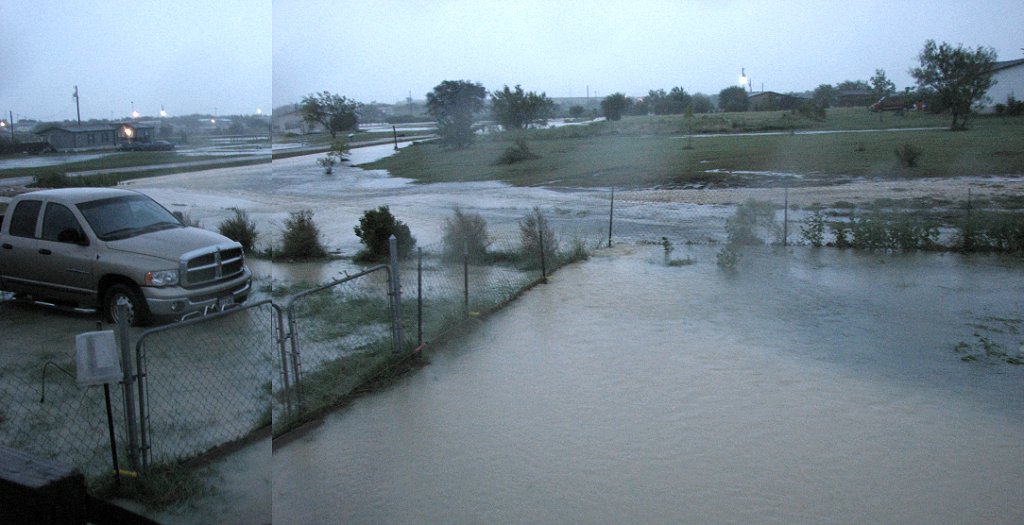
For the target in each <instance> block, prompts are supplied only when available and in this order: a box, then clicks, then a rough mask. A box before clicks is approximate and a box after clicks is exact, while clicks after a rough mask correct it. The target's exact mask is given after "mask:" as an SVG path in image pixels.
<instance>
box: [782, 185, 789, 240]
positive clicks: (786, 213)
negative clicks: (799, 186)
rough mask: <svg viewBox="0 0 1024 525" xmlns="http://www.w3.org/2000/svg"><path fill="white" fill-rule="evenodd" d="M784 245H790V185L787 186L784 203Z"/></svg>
mask: <svg viewBox="0 0 1024 525" xmlns="http://www.w3.org/2000/svg"><path fill="white" fill-rule="evenodd" d="M782 245H783V246H789V186H786V197H785V200H784V201H783V205H782Z"/></svg>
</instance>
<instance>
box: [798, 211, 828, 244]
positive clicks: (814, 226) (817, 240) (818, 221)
mask: <svg viewBox="0 0 1024 525" xmlns="http://www.w3.org/2000/svg"><path fill="white" fill-rule="evenodd" d="M800 235H801V236H802V237H803V238H804V240H805V241H807V242H808V243H809V244H810V245H811V246H814V247H815V248H821V246H822V245H823V244H824V243H825V217H824V216H822V215H821V213H820V212H819V213H815V214H814V215H813V216H811V217H809V218H808V219H807V220H806V221H804V225H803V226H801V227H800Z"/></svg>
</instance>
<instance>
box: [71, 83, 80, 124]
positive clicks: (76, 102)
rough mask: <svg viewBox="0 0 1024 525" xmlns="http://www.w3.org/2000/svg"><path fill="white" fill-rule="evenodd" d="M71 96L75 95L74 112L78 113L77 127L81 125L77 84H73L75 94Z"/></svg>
mask: <svg viewBox="0 0 1024 525" xmlns="http://www.w3.org/2000/svg"><path fill="white" fill-rule="evenodd" d="M72 96H73V97H75V113H76V114H77V115H78V127H82V108H81V106H80V105H79V104H78V86H75V94H74V95H72Z"/></svg>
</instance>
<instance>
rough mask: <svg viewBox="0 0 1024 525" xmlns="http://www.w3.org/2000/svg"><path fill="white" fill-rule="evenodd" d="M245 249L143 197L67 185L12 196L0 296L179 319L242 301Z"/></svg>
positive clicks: (140, 318) (111, 314)
mask: <svg viewBox="0 0 1024 525" xmlns="http://www.w3.org/2000/svg"><path fill="white" fill-rule="evenodd" d="M251 286H252V273H251V272H250V271H249V269H248V268H247V267H246V265H245V254H244V253H243V250H242V245H241V244H239V243H237V242H235V241H232V240H231V239H228V238H227V237H224V236H222V235H220V234H219V233H214V232H211V231H207V230H203V229H200V228H193V227H187V226H185V225H183V224H182V223H181V221H179V220H178V219H177V218H176V217H175V216H174V215H173V214H172V213H171V212H169V211H167V209H166V208H164V207H163V206H161V205H160V204H159V203H157V202H156V201H154V200H153V199H151V198H149V197H147V196H146V195H144V194H142V193H139V192H135V191H128V190H123V189H114V188H65V189H56V190H42V191H34V192H29V193H23V194H21V195H17V196H15V197H14V198H13V199H12V200H11V202H10V203H9V204H8V206H7V209H6V210H4V213H3V215H2V216H0V291H5V292H11V293H14V294H15V296H16V297H24V298H27V299H32V300H36V301H41V302H47V303H52V304H57V305H68V306H85V307H96V308H98V309H99V310H100V311H101V312H102V313H103V314H104V315H105V316H106V318H107V320H108V321H110V322H117V321H118V319H117V317H118V315H117V312H118V307H119V306H123V307H124V308H125V312H126V317H127V321H128V323H130V324H132V325H136V326H137V325H143V324H147V322H148V321H150V320H151V319H152V318H153V317H162V318H181V317H183V316H187V315H195V313H196V312H199V313H205V312H208V311H211V310H212V311H217V310H222V309H224V308H227V307H230V306H234V305H238V304H241V303H243V302H245V300H246V298H247V297H248V296H249V292H250V288H251Z"/></svg>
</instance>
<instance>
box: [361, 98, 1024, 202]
mask: <svg viewBox="0 0 1024 525" xmlns="http://www.w3.org/2000/svg"><path fill="white" fill-rule="evenodd" d="M702 118H703V119H704V123H703V124H701V127H699V129H695V133H699V132H700V131H703V130H720V131H723V132H727V133H721V134H714V135H703V136H698V137H695V138H694V139H693V140H692V142H691V144H692V148H693V149H686V148H685V146H686V144H687V140H686V138H685V137H684V136H683V134H685V125H686V122H685V120H686V119H685V118H684V117H678V116H674V117H633V118H626V119H624V120H623V121H620V122H604V123H598V124H595V125H592V126H579V127H563V128H557V129H548V130H530V131H526V132H518V133H514V134H513V133H508V134H496V135H492V136H489V137H484V138H481V139H480V140H478V141H477V142H476V143H475V144H473V145H472V146H470V147H468V148H466V149H463V150H446V149H443V148H442V147H441V146H440V145H438V144H436V143H428V144H419V145H416V146H413V147H409V148H404V149H402V150H401V151H400V152H398V153H397V154H396V155H394V156H391V157H387V158H384V159H381V160H379V161H376V162H372V163H369V164H365V165H363V166H364V167H367V168H374V169H387V170H389V171H390V172H391V173H392V175H394V176H397V177H408V178H412V179H416V180H419V181H421V182H466V181H480V180H500V181H505V182H509V183H511V184H514V185H519V186H531V185H549V186H563V187H607V186H619V187H655V186H663V187H664V186H669V187H673V186H675V187H679V186H713V187H729V186H751V185H753V186H757V185H770V184H775V183H778V180H777V178H768V177H756V176H750V175H743V174H736V173H734V172H737V171H753V172H782V173H796V174H800V175H803V176H804V179H802V180H803V181H805V183H816V184H818V183H825V184H828V183H832V182H840V181H844V180H848V179H849V178H850V177H879V178H917V177H949V176H958V175H1019V174H1024V119H1019V118H1017V119H1002V118H994V117H993V118H975V120H974V121H973V122H974V124H973V129H972V130H970V131H967V132H949V131H946V129H945V128H946V126H948V123H947V122H946V117H945V116H944V115H927V114H922V115H919V114H911V115H908V116H906V117H896V116H893V115H890V114H885V115H883V116H882V122H879V121H878V119H879V116H878V114H874V113H870V112H868V111H866V110H863V109H859V108H847V109H842V110H832V111H831V113H830V116H829V117H828V118H827V119H826V120H825V121H824V122H817V121H812V120H807V119H803V118H800V117H796V116H792V115H790V114H789V113H785V112H768V113H742V114H729V113H722V114H714V115H704V116H699V117H695V118H694V120H695V122H700V121H701V119H702ZM785 126H791V127H790V128H788V129H792V130H798V129H799V130H810V131H814V130H837V129H844V130H845V129H849V130H864V129H875V128H880V127H885V128H889V129H893V130H894V131H881V132H862V133H840V134H820V135H816V134H790V133H786V132H782V133H779V134H775V135H768V136H744V135H737V134H736V133H732V132H733V131H740V132H759V131H769V132H770V131H772V130H779V129H787V128H785ZM917 127H924V128H929V129H925V130H914V131H895V129H899V128H917ZM516 139H525V140H526V141H527V143H528V144H529V148H530V150H531V151H532V152H533V153H535V154H537V155H538V156H539V157H540V158H538V159H533V160H527V161H523V162H518V163H515V164H512V165H495V164H494V163H495V160H497V159H498V158H499V157H500V156H501V154H502V153H503V152H504V151H505V150H506V149H507V148H508V147H509V145H511V144H512V143H513V142H514V140H516ZM904 143H906V144H912V145H914V146H915V147H918V148H920V149H921V150H922V155H921V158H920V159H919V164H918V166H917V167H915V168H906V167H903V166H901V165H900V162H899V160H898V159H897V158H896V157H895V156H894V155H893V149H894V147H896V145H899V144H904ZM790 183H793V181H792V179H791V180H790Z"/></svg>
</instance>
